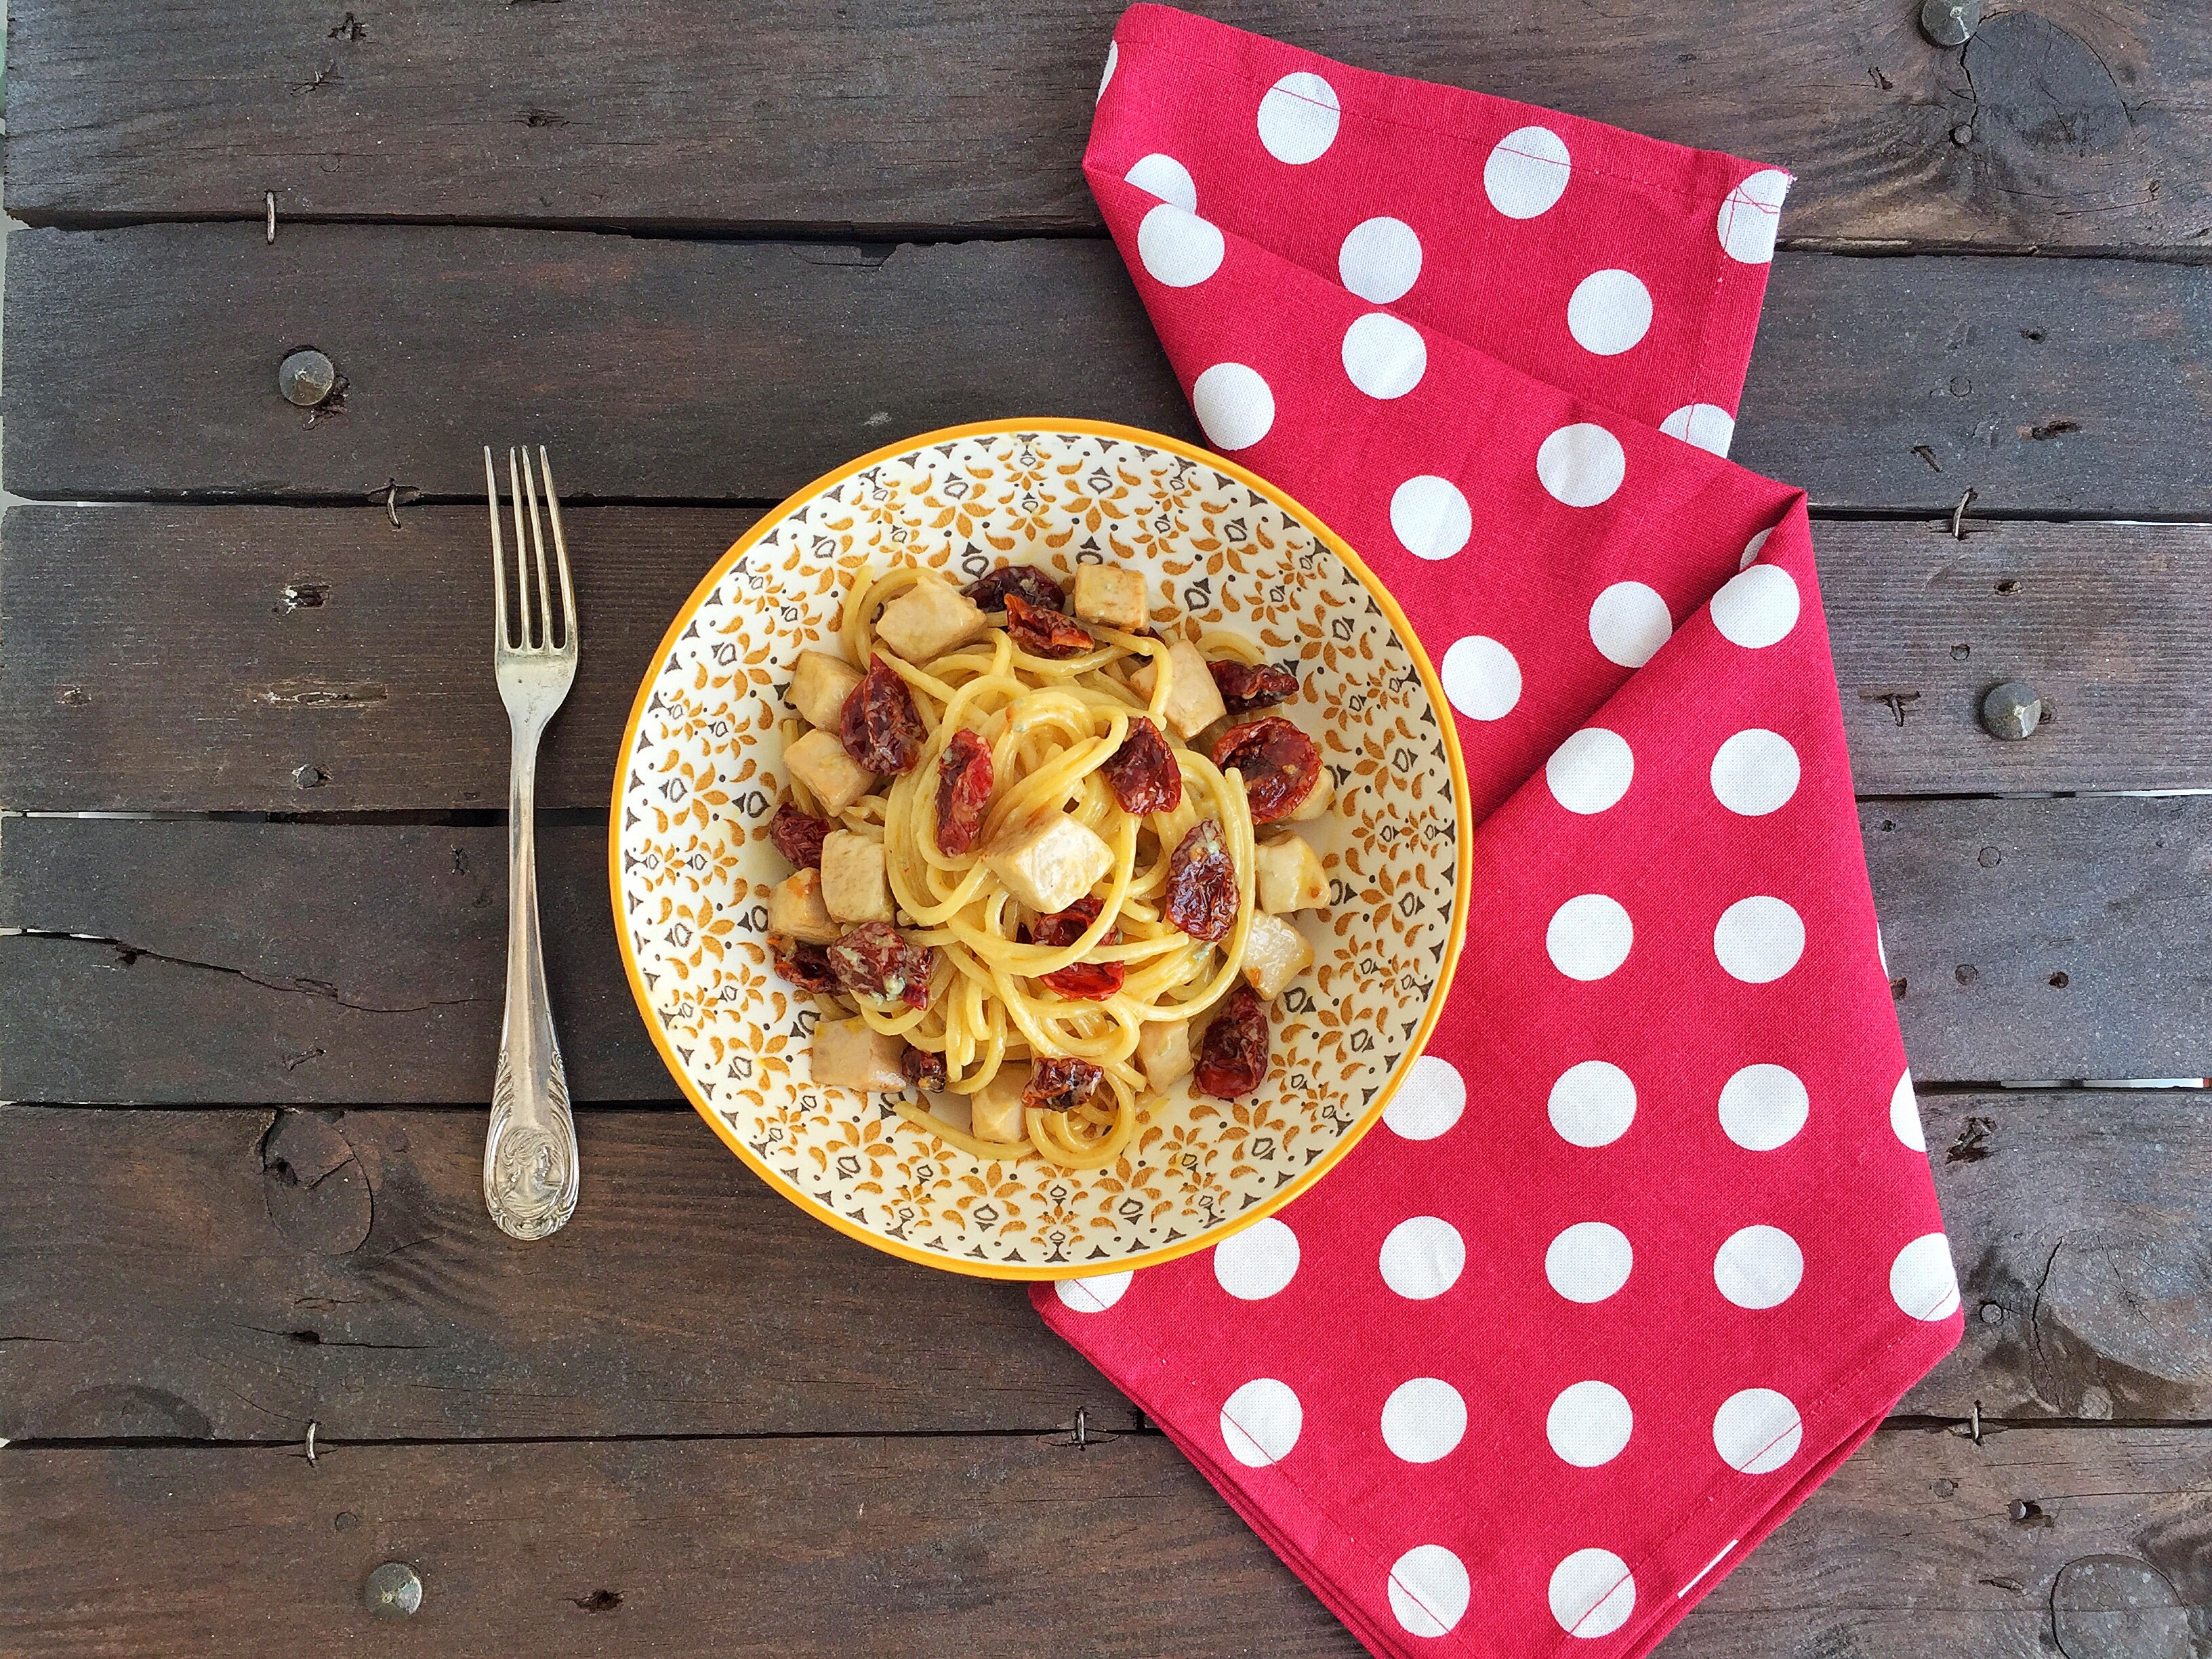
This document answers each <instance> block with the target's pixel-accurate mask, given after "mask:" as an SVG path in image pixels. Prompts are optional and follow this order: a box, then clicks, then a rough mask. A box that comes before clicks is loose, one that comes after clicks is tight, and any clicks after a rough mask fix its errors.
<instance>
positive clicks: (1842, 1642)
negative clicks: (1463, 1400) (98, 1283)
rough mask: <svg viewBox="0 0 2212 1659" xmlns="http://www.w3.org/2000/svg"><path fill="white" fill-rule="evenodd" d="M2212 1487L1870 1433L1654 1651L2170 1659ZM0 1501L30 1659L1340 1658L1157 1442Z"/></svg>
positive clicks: (457, 1466)
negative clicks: (402, 1580) (405, 1573)
mask: <svg viewBox="0 0 2212 1659" xmlns="http://www.w3.org/2000/svg"><path fill="white" fill-rule="evenodd" d="M1055 1439H1056V1440H1058V1439H1064V1437H1055ZM2208 1483H2212V1433H2208V1432H2207V1431H2204V1430H2202V1429H2164V1430H2145V1431H2118V1432H2099V1431H2088V1432H2084V1431H2066V1430H2052V1429H2016V1430H2014V1431H2010V1432H2007V1433H2002V1434H1990V1435H1985V1436H1984V1438H1983V1440H1982V1442H1981V1443H1980V1444H1978V1445H1977V1444H1976V1443H1974V1442H1973V1441H1972V1440H1970V1439H1968V1438H1967V1437H1965V1436H1964V1435H1963V1434H1953V1433H1949V1432H1942V1431H1936V1432H1929V1431H1921V1432H1890V1433H1883V1434H1878V1435H1876V1436H1875V1438H1874V1440H1873V1441H1872V1442H1871V1443H1869V1445H1868V1446H1867V1447H1866V1448H1865V1449H1863V1450H1862V1451H1861V1452H1860V1453H1859V1455H1857V1457H1855V1458H1853V1459H1852V1460H1851V1461H1850V1462H1848V1463H1847V1464H1845V1465H1844V1468H1843V1469H1842V1470H1841V1472H1840V1473H1838V1474H1837V1475H1836V1476H1835V1478H1834V1479H1833V1480H1831V1481H1830V1482H1829V1483H1828V1484H1827V1485H1826V1486H1824V1487H1822V1488H1821V1489H1820V1491H1819V1492H1815V1493H1814V1495H1813V1497H1812V1498H1811V1499H1810V1501H1808V1503H1807V1504H1806V1505H1805V1507H1804V1508H1803V1509H1802V1510H1801V1511H1800V1512H1799V1513H1798V1514H1797V1515H1796V1516H1795V1517H1794V1518H1792V1519H1791V1520H1790V1521H1789V1522H1785V1523H1784V1526H1783V1527H1782V1528H1781V1529H1780V1530H1779V1531H1778V1532H1777V1533H1776V1534H1774V1535H1773V1536H1772V1537H1771V1539H1770V1540H1769V1541H1767V1542H1766V1543H1765V1545H1764V1546H1762V1547H1760V1548H1759V1550H1758V1551H1757V1552H1756V1553H1753V1555H1751V1556H1750V1557H1749V1558H1748V1559H1747V1560H1746V1561H1745V1562H1744V1564H1743V1565H1741V1567H1739V1568H1737V1570H1736V1571H1735V1572H1733V1573H1732V1574H1731V1575H1730V1576H1729V1577H1728V1578H1727V1580H1726V1581H1724V1582H1723V1583H1721V1584H1720V1585H1719V1587H1718V1588H1717V1589H1715V1590H1714V1591H1713V1593H1712V1594H1711V1596H1710V1597H1709V1598H1708V1599H1706V1600H1705V1601H1704V1602H1702V1603H1701V1604H1700V1605H1699V1607H1696V1608H1695V1609H1694V1610H1692V1613H1690V1615H1689V1617H1688V1618H1687V1619H1686V1620H1685V1621H1684V1623H1683V1625H1682V1626H1681V1627H1680V1629H1679V1630H1678V1631H1677V1632H1676V1633H1675V1634H1674V1636H1673V1637H1672V1638H1670V1639H1669V1641H1668V1644H1667V1646H1666V1647H1665V1648H1664V1649H1663V1651H1664V1652H1665V1653H1666V1654H1668V1656H1670V1659H1692V1656H1699V1659H1705V1656H1710V1659H1753V1656H1757V1659H1832V1656H1837V1655H1857V1654H1883V1655H1893V1656H1899V1659H1937V1656H1944V1659H1948V1656H1951V1655H1955V1654H1972V1655H1975V1656H1977V1659H2040V1656H2043V1655H2045V1654H2048V1653H2050V1652H2051V1651H2053V1650H2054V1647H2055V1645H2056V1644H2055V1642H2054V1638H2053V1636H2052V1634H2051V1630H2052V1625H2051V1621H2052V1620H2053V1618H2054V1617H2056V1618H2057V1619H2059V1620H2063V1621H2065V1622H2064V1623H2063V1624H2062V1625H2061V1626H2060V1630H2061V1632H2063V1634H2064V1635H2065V1636H2066V1637H2067V1638H2068V1640H2067V1642H2066V1644H2065V1645H2064V1646H2063V1649H2058V1650H2059V1651H2063V1652H2065V1653H2068V1654H2075V1655H2081V1654H2094V1655H2099V1656H2105V1655H2112V1656H2119V1655H2122V1654H2125V1655H2129V1656H2142V1659H2153V1656H2155V1659H2179V1656H2185V1655H2186V1654H2188V1653H2189V1652H2191V1645H2190V1642H2189V1631H2190V1626H2191V1622H2192V1620H2201V1619H2202V1618H2203V1616H2204V1614H2205V1613H2206V1610H2207V1606H2208V1602H2212V1569H2208V1567H2207V1565H2206V1563H2205V1559H2204V1556H2203V1549H2202V1542H2201V1541H2202V1539H2203V1534H2204V1529H2205V1528H2206V1527H2207V1525H2208V1524H2212V1506H2208V1500H2207V1498H2206V1496H2205V1492H2206V1488H2207V1486H2208ZM0 1495H4V1498H5V1500H6V1501H5V1503H4V1504H0V1547H5V1549H6V1551H7V1553H8V1558H9V1561H10V1563H11V1565H12V1566H13V1567H14V1568H15V1573H14V1577H15V1584H16V1588H15V1591H14V1593H13V1594H12V1595H11V1596H10V1602H11V1607H10V1611H11V1613H12V1614H13V1615H14V1617H13V1619H12V1620H11V1624H12V1626H13V1628H14V1629H15V1632H16V1635H15V1637H14V1638H11V1645H12V1647H13V1650H14V1651H15V1652H16V1653H18V1654H20V1655H21V1656H23V1659H63V1656H70V1659H91V1656H126V1655H127V1656H131V1659H137V1656H138V1655H142V1654H145V1653H149V1652H160V1653H161V1654H164V1655H166V1656H168V1659H194V1656H198V1655H216V1654H221V1655H224V1656H230V1655H239V1654H250V1655H264V1654H265V1655H276V1654H288V1655H289V1654H298V1653H305V1652H325V1653H326V1652H338V1653H362V1654H367V1653H371V1652H374V1653H376V1654H379V1655H388V1656H395V1659H404V1656H410V1655H418V1654H419V1655H425V1656H428V1655H436V1656H439V1659H466V1656H473V1655H478V1654H483V1655H490V1654H502V1655H504V1654H513V1653H519V1652H526V1653H531V1654H536V1655H544V1656H546V1659H561V1656H567V1655H575V1656H579V1659H581V1656H592V1659H599V1656H604V1655H605V1654H608V1653H610V1652H620V1653H625V1654H628V1653H639V1654H644V1653H650V1654H653V1655H656V1656H660V1659H686V1656H694V1655H696V1656H702V1659H703V1656H708V1655H714V1656H717V1659H720V1656H727V1655H731V1654H743V1655H776V1656H780V1659H803V1656H808V1655H825V1656H826V1655H835V1656H837V1659H868V1656H874V1655H884V1656H900V1659H904V1656H907V1655H910V1654H912V1653H913V1652H914V1651H915V1647H916V1643H917V1637H916V1632H917V1631H918V1630H919V1631H926V1632H927V1642H926V1645H927V1647H928V1649H929V1650H931V1651H942V1652H957V1653H999V1652H1004V1653H1033V1652H1036V1651H1038V1650H1039V1643H1040V1640H1041V1639H1048V1643H1049V1647H1050V1650H1052V1651H1054V1652H1059V1653H1071V1654H1084V1655H1099V1656H1130V1659H1135V1656H1150V1655H1155V1654H1161V1653H1172V1654H1175V1655H1177V1656H1179V1659H1204V1656H1211V1655H1222V1656H1228V1655H1232V1654H1236V1655H1243V1654H1252V1653H1255V1652H1257V1653H1268V1654H1283V1655H1298V1656H1319V1655H1331V1656H1344V1659H1352V1656H1356V1655H1357V1654H1358V1652H1359V1650H1358V1647H1357V1645H1356V1644H1354V1643H1353V1642H1352V1638H1351V1637H1350V1636H1349V1635H1348V1634H1347V1633H1346V1632H1344V1631H1343V1630H1342V1629H1341V1628H1340V1627H1339V1626H1337V1625H1336V1623H1335V1622H1334V1620H1332V1619H1331V1618H1330V1617H1329V1616H1328V1613H1325V1612H1324V1611H1323V1610H1322V1607H1321V1605H1320V1604H1319V1603H1318V1602H1317V1601H1315V1600H1314V1599H1313V1597H1312V1596H1311V1595H1310V1594H1309V1593H1308V1592H1307V1591H1306V1590H1305V1589H1304V1588H1303V1587H1302V1586H1301V1585H1299V1583H1297V1580H1296V1579H1295V1578H1293V1577H1291V1574H1290V1571H1289V1570H1288V1569H1287V1568H1285V1567H1284V1566H1283V1565H1281V1564H1280V1563H1279V1562H1278V1561H1277V1560H1276V1559H1274V1558H1273V1556H1272V1555H1270V1554H1269V1553H1267V1547H1265V1546H1264V1545H1263V1544H1261V1541H1259V1540H1258V1538H1256V1537H1255V1536H1254V1535H1253V1534H1251V1533H1250V1532H1249V1531H1248V1530H1247V1529H1246V1528H1245V1527H1244V1525H1243V1522H1241V1521H1239V1520H1237V1518H1236V1516H1234V1515H1233V1514H1232V1513H1231V1511H1230V1510H1229V1509H1228V1508H1227V1506H1226V1505H1225V1504H1222V1503H1221V1501H1220V1500H1219V1499H1218V1498H1216V1497H1215V1496H1214V1495H1213V1493H1212V1492H1211V1491H1209V1490H1208V1489H1207V1488H1206V1486H1205V1485H1204V1484H1203V1482H1202V1481H1201V1480H1200V1477H1199V1476H1198V1475H1197V1474H1195V1473H1194V1471H1193V1470H1192V1469H1191V1468H1190V1467H1189V1465H1188V1464H1187V1463H1185V1462H1183V1460H1182V1456H1181V1455H1180V1454H1179V1453H1177V1452H1176V1450H1175V1449H1174V1448H1173V1447H1172V1446H1170V1444H1168V1443H1167V1442H1166V1441H1165V1440H1164V1439H1163V1438H1161V1437H1158V1436H1156V1435H1127V1436H1122V1437H1119V1438H1116V1439H1114V1440H1111V1441H1096V1440H1094V1441H1093V1442H1092V1443H1091V1444H1090V1445H1089V1446H1087V1447H1085V1448H1084V1449H1080V1450H1078V1449H1074V1448H1073V1447H1069V1446H1066V1445H1064V1444H1059V1443H1040V1442H1038V1441H1036V1440H1031V1439H1024V1438H1019V1437H997V1436H993V1437H981V1438H943V1437H921V1438H911V1439H878V1438H872V1437H851V1438H838V1439H826V1440H802V1441H789V1440H765V1441H745V1440H708V1441H689V1442H681V1441H679V1442H669V1441H627V1442H582V1443H577V1442H569V1443H536V1444H520V1445H495V1446H438V1447H405V1446H369V1447H343V1446H340V1447H331V1448H329V1449H326V1450H325V1451H323V1452H322V1453H321V1455H319V1458H318V1460H317V1461H316V1462H315V1463H314V1464H313V1466H312V1467H311V1466H310V1465H309V1464H308V1462H307V1459H306V1457H305V1455H304V1454H303V1452H302V1451H301V1449H298V1448H293V1449H289V1450H282V1451H279V1450H276V1449H244V1448H233V1449H131V1450H117V1449H52V1450H49V1449H13V1450H10V1451H9V1454H8V1455H7V1456H6V1457H5V1458H4V1459H0ZM2030 1504H2032V1505H2033V1508H2032V1509H2028V1510H2025V1513H2026V1514H2027V1520H2026V1521H2024V1522H2015V1520H2013V1519H2012V1516H2013V1515H2014V1514H2015V1505H2023V1506H2024V1505H2030ZM549 1516H550V1517H555V1518H554V1519H552V1520H551V1521H550V1522H549V1519H548V1517H549ZM392 1559H398V1560H404V1561H406V1562H408V1563H410V1565H413V1566H414V1567H415V1568H416V1571H418V1572H419V1573H420V1574H421V1577H422V1586H423V1596H422V1611H421V1612H420V1613H417V1614H416V1615H415V1616H414V1617H413V1618H412V1619H409V1620H404V1621H398V1622H394V1623H389V1624H386V1623H382V1622H380V1621H374V1620H371V1619H370V1617H369V1616H368V1613H365V1612H364V1611H363V1610H362V1605H361V1594H362V1583H363V1582H364V1580H365V1579H366V1578H367V1577H368V1574H369V1572H370V1571H372V1570H373V1569H374V1567H375V1566H376V1565H378V1564H379V1563H380V1562H383V1561H386V1560H392ZM1480 1593H1481V1591H1480V1586H1478V1595H1480ZM1650 1594H1653V1595H1663V1594H1664V1591H1663V1590H1662V1589H1659V1588H1658V1587H1656V1586H1653V1587H1650ZM2130 1594H2133V1595H2135V1597H2136V1601H2134V1603H2133V1604H2132V1606H2131V1605H2130V1603H2129V1601H2128V1600H2127V1597H2128V1595H2130ZM1478 1606H1480V1602H1478ZM95 1608H96V1609H97V1612H96V1613H94V1612H93V1611H91V1610H92V1609H95ZM2129 1621H2131V1622H2129ZM1044 1632H1049V1636H1048V1638H1044V1637H1043V1636H1042V1633H1044ZM2100 1635H2101V1636H2104V1637H2106V1638H2107V1639H2106V1641H2105V1642H2103V1643H2101V1644H2097V1645H2091V1644H2093V1643H2096V1642H2097V1638H2099V1637H2100ZM2115 1636H2117V1637H2118V1638H2122V1639H2121V1641H2120V1642H2119V1644H2113V1642H2112V1640H2111V1638H2113V1637H2115Z"/></svg>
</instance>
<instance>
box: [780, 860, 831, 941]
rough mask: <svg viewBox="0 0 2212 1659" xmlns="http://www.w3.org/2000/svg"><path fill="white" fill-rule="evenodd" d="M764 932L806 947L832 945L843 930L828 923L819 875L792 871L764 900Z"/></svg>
mask: <svg viewBox="0 0 2212 1659" xmlns="http://www.w3.org/2000/svg"><path fill="white" fill-rule="evenodd" d="M768 930H769V933H781V934H782V935H783V936H784V937H785V938H787V939H805V941H806V942H807V943H808V944H809V945H835V944H836V942H837V937H838V935H839V934H840V933H842V932H843V931H844V930H843V929H842V928H841V927H838V926H837V924H836V922H835V921H831V920H830V916H829V908H828V907H827V906H826V905H824V904H823V902H822V872H820V871H819V870H795V871H793V872H792V873H791V874H789V875H787V876H786V877H785V878H783V879H782V880H781V881H780V882H778V883H776V884H775V888H774V889H773V890H771V891H770V892H769V896H768Z"/></svg>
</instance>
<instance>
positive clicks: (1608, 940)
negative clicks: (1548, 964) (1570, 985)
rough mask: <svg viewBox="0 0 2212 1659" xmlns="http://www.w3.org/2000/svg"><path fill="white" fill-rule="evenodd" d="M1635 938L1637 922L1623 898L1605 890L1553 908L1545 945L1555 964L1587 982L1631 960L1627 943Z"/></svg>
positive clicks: (1576, 978)
mask: <svg viewBox="0 0 2212 1659" xmlns="http://www.w3.org/2000/svg"><path fill="white" fill-rule="evenodd" d="M1635 940H1636V925H1635V923H1633V922H1632V921H1630V920H1629V919H1628V912H1627V911H1626V910H1625V909H1623V908H1621V905H1620V900H1618V899H1611V898H1607V896H1605V895H1604V894H1602V893H1584V894H1583V895H1582V896H1580V897H1578V898H1571V899H1569V900H1568V901H1567V902H1565V904H1562V905H1561V906H1560V907H1559V908H1558V909H1556V910H1554V911H1553V912H1552V920H1551V924H1550V925H1549V926H1548V927H1546V928H1545V929H1544V949H1545V950H1546V951H1548V952H1550V954H1551V957H1552V965H1553V967H1554V968H1557V969H1559V971H1560V972H1561V973H1563V974H1565V975H1566V976H1567V977H1568V978H1569V979H1573V980H1580V981H1583V982H1584V983H1585V984H1587V983H1588V982H1589V981H1591V980H1594V979H1603V978H1604V977H1605V976H1606V975H1607V974H1609V973H1611V972H1612V971H1613V969H1616V968H1618V967H1620V964H1621V963H1624V962H1626V961H1627V960H1628V947H1629V946H1630V945H1632V944H1634V943H1635Z"/></svg>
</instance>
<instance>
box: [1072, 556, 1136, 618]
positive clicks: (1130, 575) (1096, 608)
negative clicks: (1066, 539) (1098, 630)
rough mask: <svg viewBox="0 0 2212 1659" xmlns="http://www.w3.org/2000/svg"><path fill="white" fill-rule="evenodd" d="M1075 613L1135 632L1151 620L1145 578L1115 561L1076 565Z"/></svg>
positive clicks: (1081, 616)
mask: <svg viewBox="0 0 2212 1659" xmlns="http://www.w3.org/2000/svg"><path fill="white" fill-rule="evenodd" d="M1075 614H1076V615H1077V616H1078V617H1080V618H1081V619H1082V620H1083V621H1085V622H1087V623H1098V624H1099V625H1100V626H1102V627H1105V628H1118V629H1121V631H1122V632H1123V633H1125V634H1133V633H1135V632H1136V631H1137V630H1138V629H1140V628H1142V627H1143V626H1144V625H1145V624H1146V623H1148V622H1150V621H1151V620H1152V611H1151V608H1150V607H1149V606H1148V605H1146V603H1145V579H1144V578H1143V577H1142V576H1140V575H1139V574H1137V573H1136V572H1135V571H1133V570H1124V569H1123V568H1121V566H1120V565H1118V564H1079V565H1078V566H1076V568H1075Z"/></svg>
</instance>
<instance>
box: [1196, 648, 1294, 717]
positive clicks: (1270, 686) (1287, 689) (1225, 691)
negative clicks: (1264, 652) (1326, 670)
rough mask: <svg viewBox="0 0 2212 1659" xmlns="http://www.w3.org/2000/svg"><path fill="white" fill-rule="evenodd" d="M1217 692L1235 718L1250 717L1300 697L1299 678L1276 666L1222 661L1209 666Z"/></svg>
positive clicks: (1225, 658) (1229, 660) (1230, 660)
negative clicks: (1262, 709) (1254, 711)
mask: <svg viewBox="0 0 2212 1659" xmlns="http://www.w3.org/2000/svg"><path fill="white" fill-rule="evenodd" d="M1206 668H1207V670H1208V671H1210V672H1211V673H1212V676H1213V689H1214V690H1217V691H1218V692H1220V693H1221V702H1222V704H1223V706H1224V707H1225V708H1227V709H1228V710H1229V712H1230V713H1231V714H1250V713H1251V712H1252V710H1254V709H1255V708H1273V707H1274V706H1275V705H1276V704H1277V703H1279V702H1287V701H1289V700H1290V699H1291V698H1292V697H1295V696H1297V695H1298V677H1297V675H1296V674H1293V673H1292V672H1291V671H1290V670H1289V669H1287V668H1283V667H1279V666H1278V665H1276V664H1274V663H1271V662H1263V663H1256V664H1255V663H1249V662H1237V661H1236V660H1235V659H1231V658H1227V657H1224V658H1220V659H1217V660H1215V661H1213V662H1210V663H1208V664H1206Z"/></svg>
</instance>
